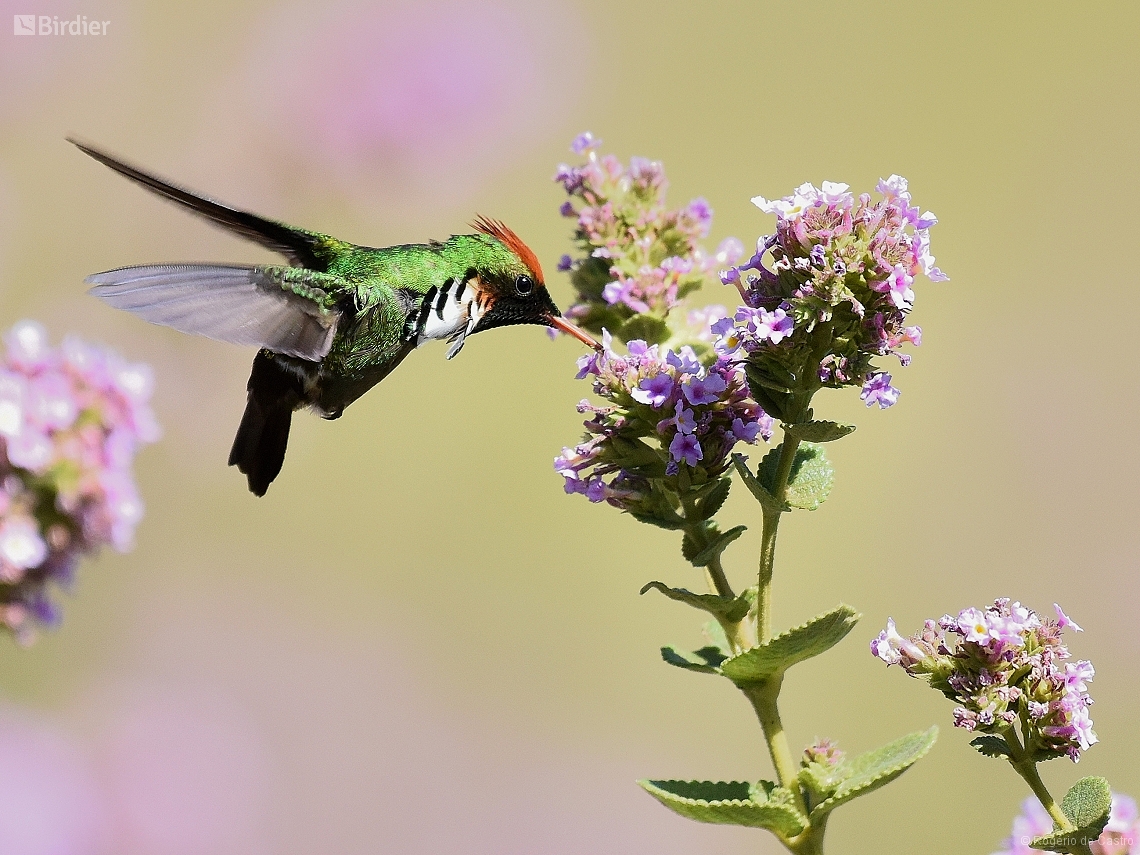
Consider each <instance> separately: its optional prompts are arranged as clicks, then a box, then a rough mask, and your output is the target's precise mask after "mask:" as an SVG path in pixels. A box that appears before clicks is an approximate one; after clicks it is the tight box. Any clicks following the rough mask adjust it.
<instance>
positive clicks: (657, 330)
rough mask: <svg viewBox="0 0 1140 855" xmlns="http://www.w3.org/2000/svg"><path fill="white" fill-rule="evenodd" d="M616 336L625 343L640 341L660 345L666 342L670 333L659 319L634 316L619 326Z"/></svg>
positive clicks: (649, 316) (667, 326)
mask: <svg viewBox="0 0 1140 855" xmlns="http://www.w3.org/2000/svg"><path fill="white" fill-rule="evenodd" d="M617 336H618V338H620V339H621V340H622V341H626V342H629V341H633V340H634V339H641V340H642V341H645V342H648V343H649V344H661V342H663V341H668V339H669V336H670V332H669V325H668V324H666V323H665V321H663V320H661V318H655V317H653V316H652V315H634V316H633V317H632V318H630V319H629V320H628V321H626V322H625V323H624V324H622V325H621V327H620V328H619V329H618V331H617Z"/></svg>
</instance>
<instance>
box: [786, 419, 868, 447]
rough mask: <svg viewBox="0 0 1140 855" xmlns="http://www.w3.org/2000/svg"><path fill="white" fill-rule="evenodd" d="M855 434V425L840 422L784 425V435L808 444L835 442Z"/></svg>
mask: <svg viewBox="0 0 1140 855" xmlns="http://www.w3.org/2000/svg"><path fill="white" fill-rule="evenodd" d="M854 432H855V425H841V424H839V423H838V422H824V421H820V422H799V423H798V424H794V425H784V433H786V434H787V435H788V436H792V437H795V438H796V439H802V440H805V441H807V442H834V441H835V440H837V439H843V437H845V436H847V435H848V434H851V433H854Z"/></svg>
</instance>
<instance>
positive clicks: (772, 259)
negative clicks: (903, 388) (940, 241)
mask: <svg viewBox="0 0 1140 855" xmlns="http://www.w3.org/2000/svg"><path fill="white" fill-rule="evenodd" d="M878 191H879V193H880V194H881V195H882V197H883V198H881V199H879V200H878V201H872V199H871V196H870V195H869V194H866V193H865V194H862V195H860V196H858V197H855V196H854V195H853V194H852V193H851V192H849V190H848V187H847V185H846V184H834V183H832V182H829V181H825V182H823V186H822V187H821V188H817V187H815V186H814V185H812V184H802V185H800V186H799V187H797V188H796V190H795V192H794V193H793V194H792V195H791V196H786V197H784V198H783V199H776V200H772V201H770V200H768V199H765V198H764V197H762V196H757V197H755V198H754V199H753V200H752V201H753V202H754V203H755V204H756V205H757V207H759V208H760V210H762V211H764V212H765V213H768V214H774V215H775V216H776V232H775V234H772V235H768V236H765V237H761V238H760V239H759V240H758V241H757V243H756V252H755V253H754V254H753V255H752V257H751V258H749V259H748V260H747V261H745V262H743V263H741V264H738V265H736V266H730V267H728V268H727V269H725V270H722V271H721V274H720V275H721V280H722V281H723V282H725V283H731V284H734V285H736V287H737V289H738V290H739V291H740V294H741V297H742V298H743V300H744V305H743V306H742V307H741V308H740V309H739V310H738V311H737V313H736V316H735V318H734V319H733V323H732V324H726V323H723V322H722V323H721V324H720V325H719V327H718V330H717V331H718V335H719V336H720V338H719V340H718V341H717V345H716V346H717V349H718V351H719V352H720V353H722V354H724V355H726V356H728V355H734V356H735V358H737V359H744V360H746V361H747V362H748V363H749V365H750V366H751V371H750V373H749V376H750V378H752V377H755V378H757V382H756V383H755V384H754V385H753V389H754V391H755V390H756V388H757V386H766V387H767V388H779V387H781V386H784V385H787V384H786V382H784V381H783V380H782V379H781V378H796V382H797V384H798V385H797V386H796V388H795V389H794V391H795V392H798V393H807V394H808V396H809V397H810V394H811V393H812V392H814V391H815V389H816V388H818V387H819V386H831V387H839V386H849V385H859V384H863V399H864V400H865V401H866V402H867V404H868V406H870V405H871V404H878V405H879V406H880V407H883V408H886V407H889V406H891V405H892V404H894V403H895V401H896V400H897V399H898V390H897V389H895V388H894V387H893V386H890V382H889V381H890V377H889V375H887V374H886V373H885V372H883V371H881V370H879V369H877V368H876V367H875V365H874V359H875V358H876V357H881V356H886V355H890V354H893V355H895V356H897V357H898V359H899V361H900V363H901V364H903V365H906V364H908V363H909V361H910V356H909V355H907V354H904V353H902V352H901V350H900V349H901V347H902V346H903V345H904V344H908V343H909V344H914V345H917V344H918V343H919V342H920V341H921V330H919V329H918V327H913V326H905V325H904V321H905V319H906V316H907V315H908V314H909V313H910V311H911V309H912V308H913V306H914V300H915V291H914V284H915V279H916V277H917V276H918V275H919V274H922V275H925V276H926V277H927V278H928V279H930V280H932V281H942V280H945V279H946V278H947V277H946V276H945V275H944V274H943V273H942V272H941V271H940V270H939V269H938V268H937V267H935V266H934V257H933V256H932V255H930V233H929V230H930V227H931V226H933V225H934V224H935V223H936V222H937V218H936V217H935V216H934V215H933V214H931V213H929V212H926V213H923V214H920V213H919V209H918V208H916V207H914V206H913V205H912V204H911V197H910V194H909V192H908V190H907V183H906V180H905V179H904V178H901V177H900V176H897V175H892V176H891V177H890V178H888V179H884V180H882V181H880V182H879V185H878ZM741 351H743V352H741ZM758 394H760V393H758ZM758 399H759V400H760V402H761V404H763V405H764V406H765V407H766V408H769V410H770V412H772V414H773V415H776V416H781V417H790V418H793V419H795V418H799V417H800V416H801V415H802V413H798V412H792V413H784V412H782V409H783V407H784V405H785V404H786V403H787V401H784V400H782V399H781V398H780V396H779V395H777V396H775V397H772V396H766V395H764V394H760V397H759V398H758Z"/></svg>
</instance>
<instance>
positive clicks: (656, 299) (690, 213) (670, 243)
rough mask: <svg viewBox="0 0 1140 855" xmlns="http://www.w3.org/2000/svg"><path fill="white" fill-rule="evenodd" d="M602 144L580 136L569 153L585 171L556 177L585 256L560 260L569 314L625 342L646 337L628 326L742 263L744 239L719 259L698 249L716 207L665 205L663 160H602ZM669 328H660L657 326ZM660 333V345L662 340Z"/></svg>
mask: <svg viewBox="0 0 1140 855" xmlns="http://www.w3.org/2000/svg"><path fill="white" fill-rule="evenodd" d="M600 144H601V141H600V140H597V139H595V138H594V137H593V135H592V134H589V133H583V134H580V135H579V136H578V137H577V138H576V139H575V140H574V143H573V145H572V146H571V150H572V151H573V152H574V153H575V154H578V155H583V156H584V157H585V158H586V162H585V163H583V164H582V165H580V166H568V165H566V164H562V165H561V166H559V167H558V171H557V173H555V176H554V180H555V181H557V182H559V183H560V184H561V185H562V186H563V187H564V188H565V190H566V192H567V193H568V194H569V196H570V198H569V199H568V200H567V201H566V202H564V203H563V205H562V209H561V211H562V214H563V216H566V217H572V218H574V220H575V222H576V224H577V225H576V229H575V233H574V239H575V241H576V243H577V245H578V248H579V250H580V252H581V253H582V255H581V257H579V258H577V259H574V258H571V257H570V256H569V255H564V256H562V260H561V262H560V263H559V265H558V266H559V269H560V270H568V271H570V274H571V281H572V282H573V284H574V287H575V288H576V289H577V291H578V297H577V301H576V302H575V303H574V304H573V305H572V306H570V308H569V309H568V310H567V312H566V314H567V316H568V317H570V318H573V319H574V320H575V321H576V322H577V323H578V324H580V325H581V326H583V327H585V328H586V329H588V330H591V331H593V332H601V330H602V329H603V328H606V329H610V330H613V331H614V332H615V335H617V336H618V337H619V338H620V339H622V340H623V341H628V340H629V339H631V338H645V326H644V324H642V325H640V326H635V327H634V328H633V329H631V330H629V334H628V335H627V334H626V330H625V329H624V325H625V324H626V323H627V322H628V321H630V320H631V319H633V318H635V317H637V316H639V315H651V316H653V317H654V318H656V319H657V320H658V321H661V320H663V319H664V318H665V316H666V315H667V314H668V313H669V310H670V309H672V308H673V307H674V306H676V305H677V303H678V301H679V300H680V299H681V298H682V297H684V296H685V295H686V294H688V293H691V292H692V291H694V290H696V289H698V288H700V287H701V286H702V285H703V284H705V283H706V282H707V281H710V280H713V281H715V277H714V273H715V271H716V270H717V269H719V268H722V267H725V266H727V265H732V264H734V263H735V262H736V261H737V260H739V258H740V256H741V254H742V252H743V247H742V246H741V244H740V241H738V240H736V239H735V238H729V239H727V240H725V241H723V242H722V243H721V245H720V247H719V248H718V249H717V251H716V253H715V254H714V255H709V254H707V253H706V252H705V251H704V249H702V248H701V245H700V241H701V240H703V239H704V238H705V237H707V236H708V233H709V226H710V224H711V222H712V210H711V209H710V208H709V205H708V203H707V202H706V201H705V200H704V199H694V200H693V201H692V202H690V203H689V204H688V205H686V206H685V207H684V208H679V209H672V210H671V209H668V208H666V207H665V189H666V187H667V186H668V182H667V181H666V180H665V170H664V168H663V167H662V165H661V163H660V162H658V161H652V160H646V159H645V158H641V157H634V158H632V159H631V160H630V163H629V167H628V168H625V167H623V166H622V164H621V162H620V161H619V160H618V159H617V158H616V157H614V156H613V155H612V154H608V155H605V156H604V157H599V155H598V151H597V149H598V146H599V145H600ZM657 329H658V330H661V331H664V327H663V325H659V326H658V327H657ZM665 337H666V336H665V335H664V334H661V335H659V336H658V337H657V338H655V339H654V340H655V341H663V340H664V339H665Z"/></svg>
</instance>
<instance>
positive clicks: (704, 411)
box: [554, 333, 772, 513]
mask: <svg viewBox="0 0 1140 855" xmlns="http://www.w3.org/2000/svg"><path fill="white" fill-rule="evenodd" d="M603 343H604V344H605V349H604V350H603V351H602V352H600V353H593V354H589V355H587V356H583V357H582V358H581V359H579V361H578V368H579V371H578V378H579V379H582V378H585V377H593V378H594V381H593V382H594V391H595V392H596V393H597V394H598V395H599V396H600V397H602V398H604V399H606V400H607V401H609V402H610V405H608V406H601V407H599V406H595V405H593V404H591V403H590V402H589V401H585V400H584V401H582V402H581V403H580V404H579V405H578V411H579V412H581V413H592V414H593V415H592V417H591V418H590V419H588V420H587V421H586V422H585V427H586V438H585V440H584V441H583V442H582V443H581V444H580V445H578V446H576V447H575V448H565V449H563V451H562V454H561V455H560V456H559V457H557V458H555V461H554V468H555V470H556V471H557V472H558V473H559V474H561V475H562V476H563V477H564V478H565V479H566V492H567V493H581V494H583V495H585V496H586V497H587V498H588V499H590V501H592V502H601V501H608V502H609V503H610V504H612V505H615V506H617V507H619V508H622V509H623V510H630V511H633V512H635V513H636V512H643V513H648V510H647V509H646V507H644V504H645V502H646V501H648V500H649V499H650V494H651V493H653V492H654V490H656V489H657V488H658V487H663V488H665V489H668V490H671V491H672V492H673V493H674V495H677V494H679V493H682V492H684V490H683V489H682V488H680V487H678V485H677V484H676V483H675V482H676V481H677V480H678V476H680V475H681V473H682V471H684V472H685V473H686V475H685V478H686V483H689V484H697V485H700V484H703V483H706V482H707V481H708V480H709V479H711V478H716V477H719V476H720V475H722V474H723V473H724V471H725V470H726V469H727V468H728V464H729V461H728V455H729V452H730V451H731V449H732V447H733V446H734V445H735V444H736V443H737V442H747V443H752V442H755V441H756V439H757V438H758V437H762V438H763V439H765V440H767V439H768V438H769V437H771V435H772V419H771V418H770V417H768V416H767V414H765V413H764V411H763V410H762V409H761V408H760V407H759V405H757V403H756V402H755V401H753V400H752V399H751V398H750V397H749V396H748V387H747V385H746V384H745V382H744V378H743V376H742V375H741V373H740V370H739V369H738V368H737V367H736V366H734V365H733V364H731V363H730V362H728V361H727V360H720V361H718V362H716V363H715V364H714V365H713V366H711V367H709V368H705V367H704V366H703V365H701V363H700V362H699V361H698V359H697V357H696V354H695V353H694V352H693V350H692V349H691V348H690V347H688V346H684V347H681V348H680V349H679V350H677V351H676V352H674V351H672V350H663V349H661V348H660V347H658V346H657V345H648V344H646V343H645V342H644V341H640V340H634V341H631V342H629V354H628V355H627V356H620V355H619V354H617V353H615V352H614V351H613V349H612V346H611V345H612V341H611V338H610V336H609V334H608V333H604V334H603ZM606 479H609V480H606Z"/></svg>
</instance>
